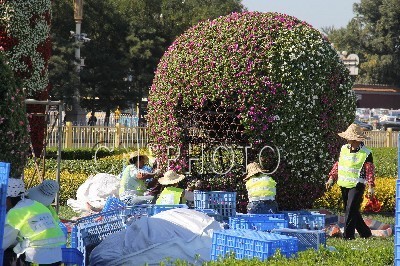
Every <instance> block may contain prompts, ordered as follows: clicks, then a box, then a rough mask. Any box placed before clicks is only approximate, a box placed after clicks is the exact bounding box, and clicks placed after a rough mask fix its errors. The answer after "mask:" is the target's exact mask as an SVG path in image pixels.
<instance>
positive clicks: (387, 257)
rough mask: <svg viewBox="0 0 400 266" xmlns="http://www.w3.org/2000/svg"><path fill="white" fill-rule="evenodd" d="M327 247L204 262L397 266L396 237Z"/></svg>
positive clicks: (387, 218) (384, 218) (330, 241)
mask: <svg viewBox="0 0 400 266" xmlns="http://www.w3.org/2000/svg"><path fill="white" fill-rule="evenodd" d="M59 216H60V218H64V219H70V218H72V217H74V216H77V214H76V213H75V212H74V211H72V209H71V208H69V207H66V206H61V207H60V215H59ZM365 217H368V218H371V219H374V220H377V221H380V222H383V223H388V224H394V222H395V217H394V214H393V215H380V214H372V215H365ZM326 245H327V248H321V249H320V250H318V251H316V250H314V249H309V250H307V251H303V252H299V253H298V254H297V257H294V258H285V257H283V256H281V255H279V254H277V255H275V256H274V257H272V258H270V259H269V260H268V261H264V262H261V261H259V260H256V259H253V260H235V259H234V258H233V257H228V258H225V259H223V260H220V261H213V262H208V263H206V264H204V265H227V266H228V265H243V266H245V265H246V266H247V265H251V266H253V265H277V266H278V265H279V266H281V265H289V266H297V265H304V266H306V265H307V266H308V265H327V266H328V265H329V266H332V265H335V266H341V265H343V266H349V265H350V266H352V265H354V266H363V265H368V266H381V265H394V237H393V236H391V237H387V238H377V237H372V238H369V239H361V238H356V239H355V240H351V241H348V240H343V239H341V238H327V242H326ZM160 265H189V264H188V263H186V262H185V261H179V260H178V261H170V260H168V259H166V261H165V262H164V263H161V264H160Z"/></svg>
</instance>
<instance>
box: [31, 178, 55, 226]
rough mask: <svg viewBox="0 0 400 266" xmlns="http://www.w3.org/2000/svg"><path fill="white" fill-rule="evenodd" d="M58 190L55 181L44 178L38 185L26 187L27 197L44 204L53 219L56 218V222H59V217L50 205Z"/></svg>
mask: <svg viewBox="0 0 400 266" xmlns="http://www.w3.org/2000/svg"><path fill="white" fill-rule="evenodd" d="M59 190H60V185H59V184H58V182H57V181H55V180H50V179H46V180H43V182H42V183H40V184H39V185H37V186H34V187H32V188H30V189H28V191H27V193H26V194H27V198H30V199H31V200H35V201H37V202H40V203H42V204H43V205H44V206H46V207H47V208H48V209H49V210H50V212H51V214H52V215H53V217H54V220H56V222H60V218H59V217H58V214H57V212H56V210H55V209H54V207H53V206H51V204H52V203H53V201H54V199H55V198H56V195H57V193H58V191H59Z"/></svg>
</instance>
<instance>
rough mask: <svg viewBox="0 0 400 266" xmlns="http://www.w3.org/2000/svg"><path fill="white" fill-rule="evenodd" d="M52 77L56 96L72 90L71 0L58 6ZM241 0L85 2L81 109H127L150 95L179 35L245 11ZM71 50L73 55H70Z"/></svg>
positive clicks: (62, 1) (80, 88)
mask: <svg viewBox="0 0 400 266" xmlns="http://www.w3.org/2000/svg"><path fill="white" fill-rule="evenodd" d="M53 8H54V12H53V14H54V26H53V38H54V40H55V47H54V57H53V58H52V65H51V67H52V70H53V71H54V72H55V73H52V76H51V80H52V84H53V87H54V89H53V96H54V97H61V95H62V97H64V99H68V95H71V94H72V91H73V90H72V88H73V87H74V86H77V85H76V84H75V81H76V79H75V78H74V75H72V74H68V73H67V72H69V73H71V72H72V71H71V67H72V66H71V63H70V62H73V56H72V55H73V51H72V50H73V46H72V40H68V32H69V31H70V30H71V29H73V27H74V22H73V19H72V18H73V12H72V6H71V1H66V0H61V1H57V3H55V4H54V7H53ZM241 10H243V6H242V4H241V3H240V1H238V0H228V1H222V0H221V1H220V0H218V1H199V0H185V1H182V0H180V1H177V0H173V1H166V0H163V1H159V0H134V1H132V0H106V1H102V2H101V3H99V2H98V1H94V0H86V1H84V19H83V23H82V31H84V32H85V33H87V34H88V36H89V38H90V39H91V41H90V42H88V43H85V44H84V46H83V47H82V49H81V51H82V56H83V57H84V58H85V67H84V68H83V69H82V70H81V72H80V82H81V83H80V86H79V92H80V95H81V97H82V100H81V103H82V107H84V108H87V109H91V110H93V109H95V110H104V111H107V110H108V109H111V110H113V109H115V108H116V107H117V106H120V107H121V108H124V107H127V106H128V105H129V104H130V103H137V102H139V101H140V98H141V97H142V96H146V95H147V94H148V88H149V87H150V86H151V83H152V80H153V78H154V71H155V69H156V66H157V64H158V61H159V59H160V58H161V56H162V55H163V54H164V52H165V51H166V49H167V47H168V46H169V45H170V44H171V43H172V41H173V40H174V39H175V37H176V36H177V35H179V34H181V33H182V32H183V31H184V30H186V29H187V28H189V27H190V26H192V25H194V24H196V23H198V22H199V21H200V20H205V19H208V18H215V17H218V16H220V15H225V14H229V13H231V12H233V11H241ZM68 53H69V54H68Z"/></svg>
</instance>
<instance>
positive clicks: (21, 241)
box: [2, 178, 66, 266]
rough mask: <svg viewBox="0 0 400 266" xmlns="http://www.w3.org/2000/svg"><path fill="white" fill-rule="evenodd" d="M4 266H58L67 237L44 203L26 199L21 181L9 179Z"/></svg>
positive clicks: (4, 237)
mask: <svg viewBox="0 0 400 266" xmlns="http://www.w3.org/2000/svg"><path fill="white" fill-rule="evenodd" d="M6 203H7V215H6V220H5V226H4V235H3V247H2V248H3V249H4V250H5V253H4V259H3V265H4V266H8V265H30V264H31V263H36V264H39V265H61V261H62V249H61V246H63V245H65V243H66V238H65V236H64V234H63V232H62V230H61V228H60V227H59V226H58V224H57V222H56V221H55V220H54V218H53V216H52V214H51V212H50V210H49V209H48V208H47V207H46V206H44V205H43V204H41V203H39V202H37V201H34V200H31V199H28V198H25V186H24V183H23V180H21V179H16V178H9V180H8V188H7V201H6Z"/></svg>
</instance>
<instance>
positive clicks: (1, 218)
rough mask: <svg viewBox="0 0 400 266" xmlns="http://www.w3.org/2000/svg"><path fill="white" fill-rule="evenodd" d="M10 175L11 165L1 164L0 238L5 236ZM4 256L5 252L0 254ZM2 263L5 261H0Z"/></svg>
mask: <svg viewBox="0 0 400 266" xmlns="http://www.w3.org/2000/svg"><path fill="white" fill-rule="evenodd" d="M9 175H10V164H9V163H5V162H0V190H1V193H0V236H2V235H3V234H4V223H5V220H6V208H7V206H6V198H7V186H8V178H9ZM2 246H3V237H0V247H2ZM0 253H1V256H3V255H2V254H3V251H1V252H0ZM0 261H1V262H2V261H3V259H1V260H0Z"/></svg>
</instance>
